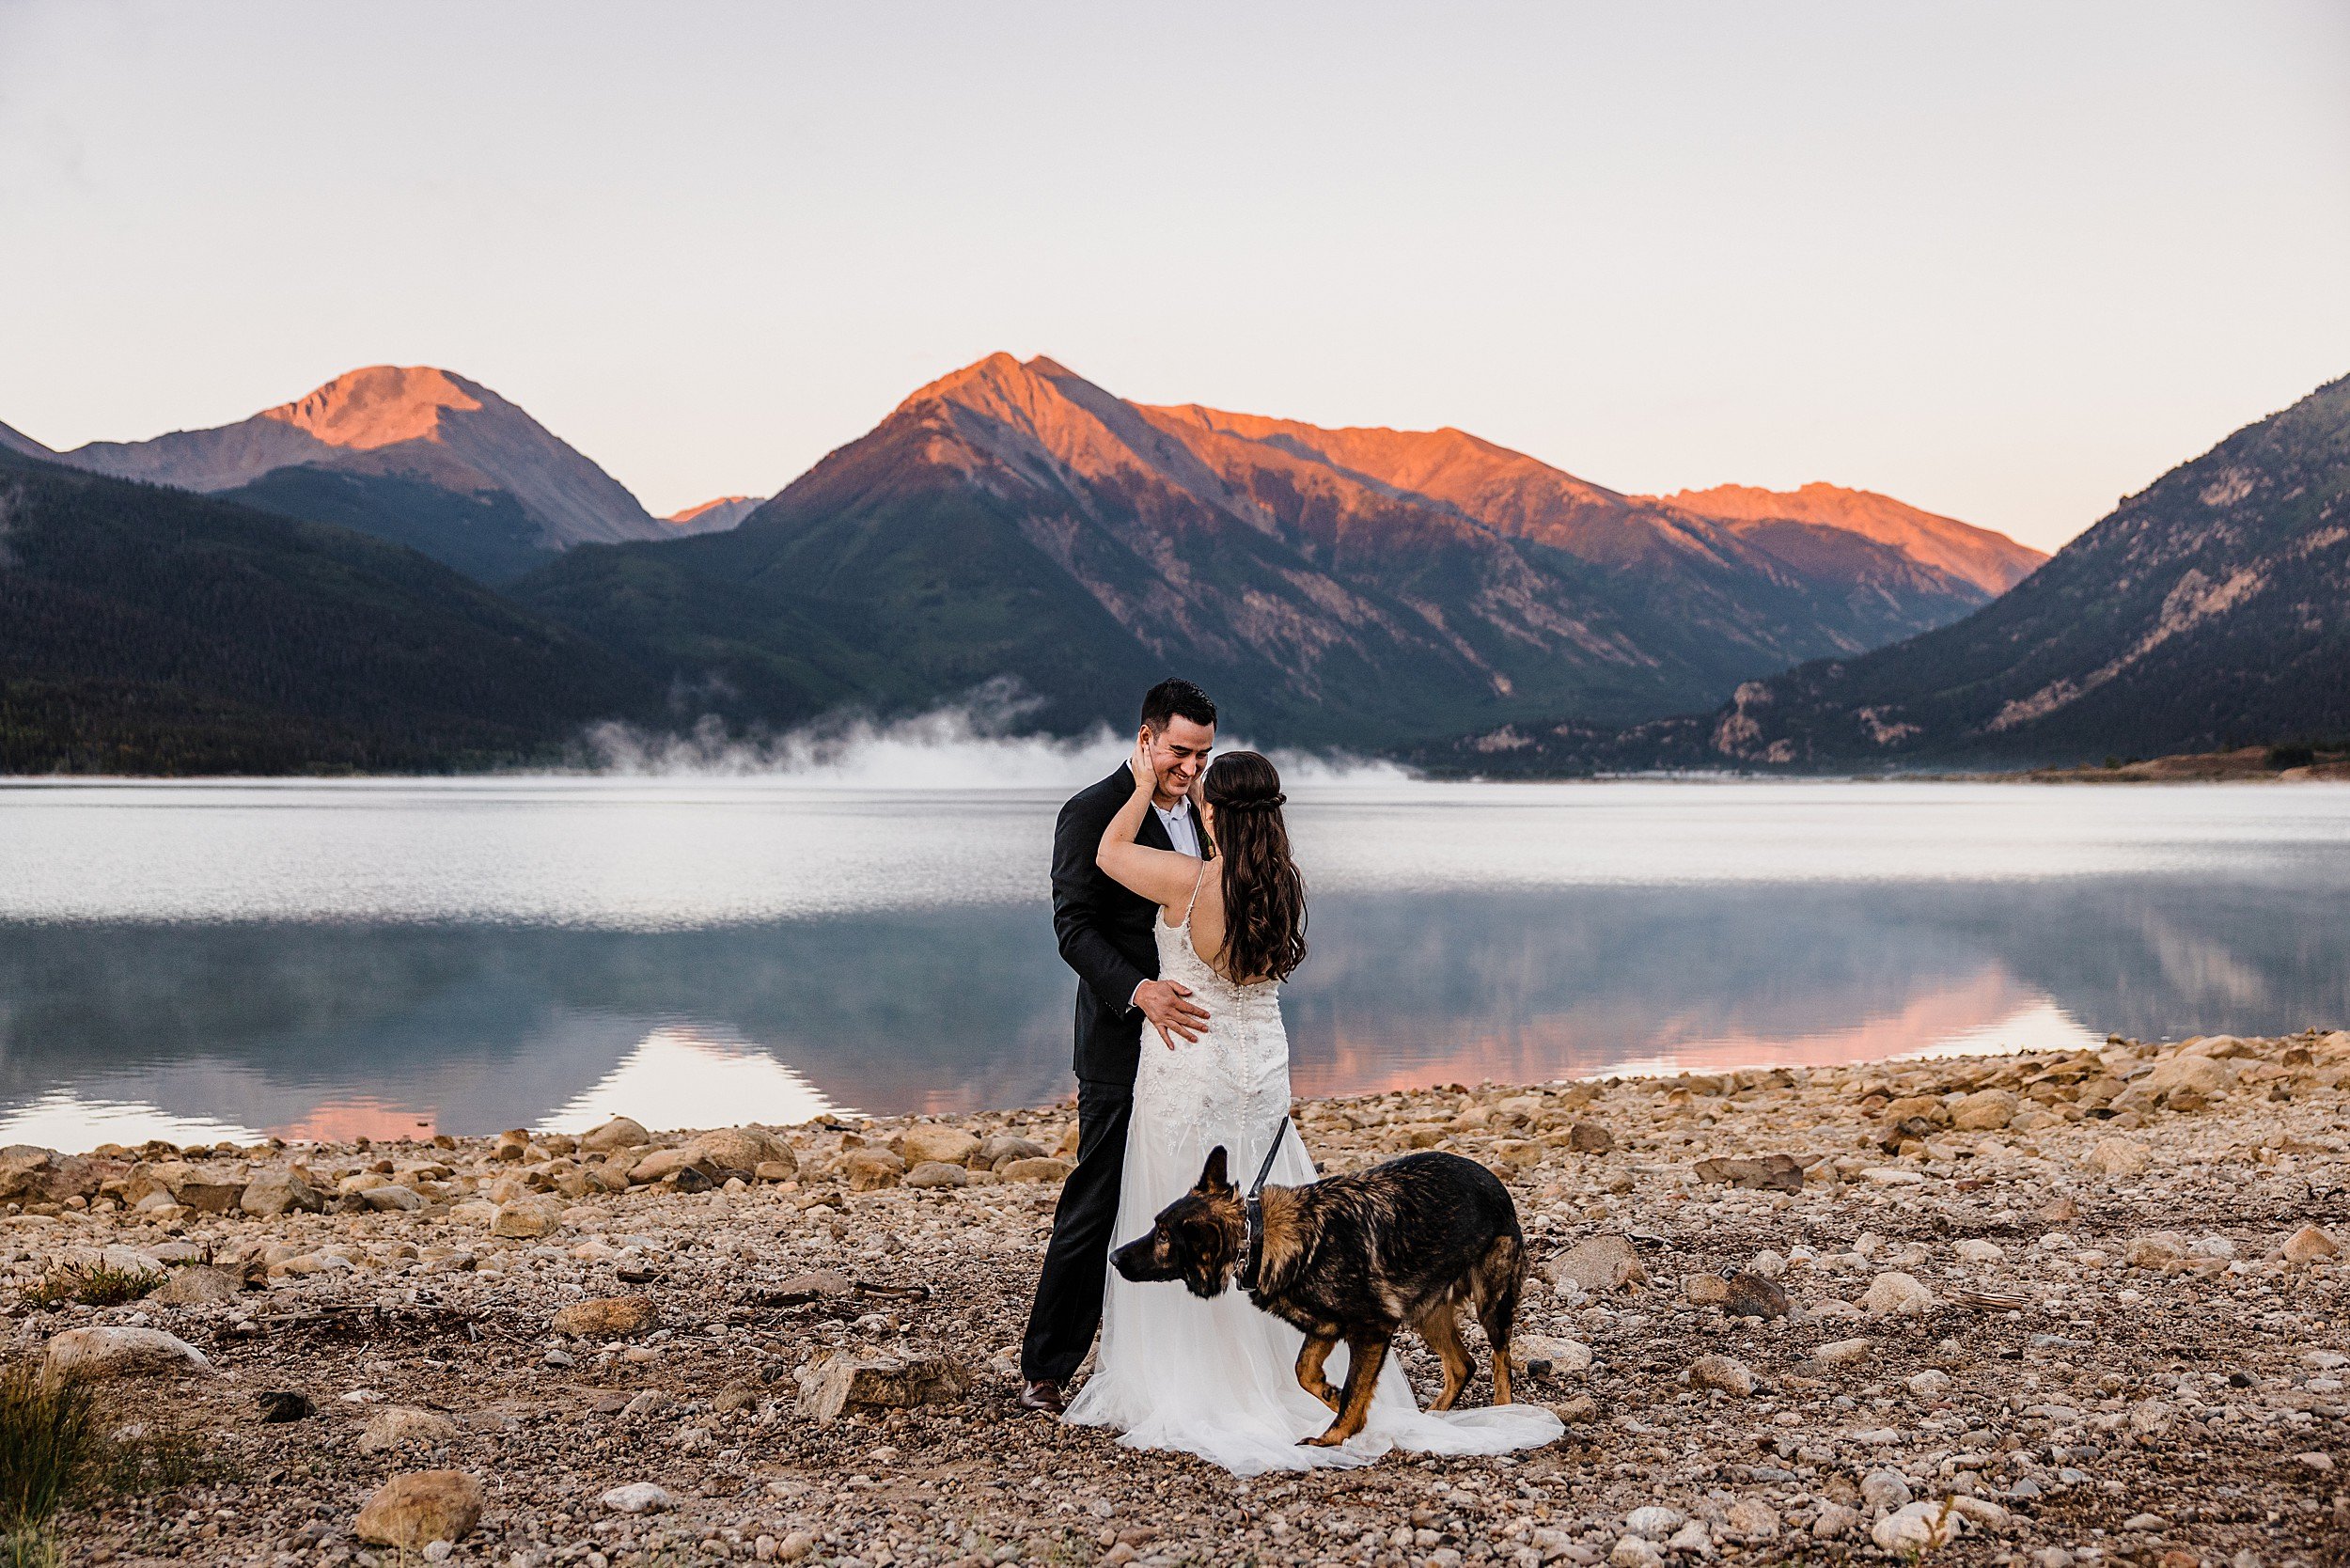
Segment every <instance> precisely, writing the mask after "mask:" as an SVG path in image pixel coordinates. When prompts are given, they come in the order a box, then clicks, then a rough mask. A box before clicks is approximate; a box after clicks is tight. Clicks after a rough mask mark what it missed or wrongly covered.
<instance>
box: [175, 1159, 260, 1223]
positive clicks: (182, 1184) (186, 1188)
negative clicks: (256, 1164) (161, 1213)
mask: <svg viewBox="0 0 2350 1568" xmlns="http://www.w3.org/2000/svg"><path fill="white" fill-rule="evenodd" d="M244 1187H245V1174H244V1172H243V1170H241V1169H238V1168H235V1167H233V1166H225V1165H201V1166H196V1167H195V1168H191V1169H190V1170H189V1171H188V1173H187V1174H186V1175H184V1176H182V1177H180V1179H179V1180H178V1181H177V1182H174V1183H173V1184H171V1196H172V1198H173V1199H174V1200H177V1201H179V1202H180V1203H184V1204H186V1205H187V1206H188V1207H189V1208H191V1209H194V1210H195V1211H196V1213H197V1214H200V1215H225V1214H227V1212H228V1211H229V1210H231V1209H233V1208H235V1207H236V1206H237V1202H238V1200H240V1199H242V1198H243V1197H244Z"/></svg>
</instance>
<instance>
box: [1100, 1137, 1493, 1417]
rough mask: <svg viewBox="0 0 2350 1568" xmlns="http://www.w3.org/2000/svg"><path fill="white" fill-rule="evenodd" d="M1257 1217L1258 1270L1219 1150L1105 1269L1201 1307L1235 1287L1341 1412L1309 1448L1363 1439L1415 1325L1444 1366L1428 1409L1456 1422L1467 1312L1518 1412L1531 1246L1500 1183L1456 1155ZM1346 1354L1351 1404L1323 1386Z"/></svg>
mask: <svg viewBox="0 0 2350 1568" xmlns="http://www.w3.org/2000/svg"><path fill="white" fill-rule="evenodd" d="M1262 1205H1263V1208H1262V1221H1261V1237H1260V1239H1259V1240H1258V1243H1257V1248H1256V1256H1255V1257H1254V1258H1253V1259H1251V1258H1250V1257H1249V1256H1248V1253H1249V1236H1248V1231H1249V1225H1248V1213H1247V1203H1246V1200H1244V1199H1243V1197H1242V1196H1241V1194H1240V1192H1239V1190H1238V1189H1236V1188H1235V1187H1234V1186H1233V1185H1232V1184H1231V1182H1230V1180H1229V1179H1228V1177H1227V1175H1226V1171H1225V1159H1224V1151H1223V1149H1222V1148H1221V1147H1219V1148H1217V1149H1216V1150H1215V1151H1214V1152H1212V1153H1210V1154H1209V1155H1208V1163H1207V1165H1206V1167H1205V1168H1203V1169H1202V1170H1201V1171H1200V1172H1199V1184H1198V1185H1196V1186H1194V1187H1193V1188H1192V1189H1191V1190H1190V1191H1189V1192H1187V1193H1185V1194H1184V1195H1183V1197H1181V1198H1179V1199H1177V1200H1175V1201H1174V1202H1172V1203H1169V1204H1168V1205H1167V1207H1166V1208H1165V1209H1162V1210H1161V1211H1160V1212H1159V1215H1158V1218H1157V1220H1156V1221H1155V1222H1154V1223H1153V1224H1152V1227H1151V1233H1150V1234H1149V1235H1146V1236H1138V1237H1136V1239H1135V1240H1133V1241H1131V1242H1128V1243H1127V1244H1126V1245H1125V1246H1123V1247H1120V1248H1119V1249H1118V1250H1117V1251H1116V1252H1114V1253H1112V1254H1111V1255H1110V1262H1111V1263H1112V1264H1113V1265H1114V1266H1115V1267H1116V1268H1117V1270H1118V1272H1119V1273H1120V1274H1122V1275H1124V1276H1125V1277H1126V1278H1129V1279H1133V1280H1137V1281H1139V1280H1153V1279H1180V1280H1182V1281H1183V1285H1184V1286H1185V1288H1186V1289H1188V1290H1189V1291H1190V1292H1191V1294H1194V1295H1196V1296H1200V1297H1203V1298H1206V1297H1214V1296H1216V1295H1219V1294H1222V1293H1223V1291H1224V1290H1225V1288H1226V1287H1227V1286H1228V1285H1230V1284H1232V1283H1233V1282H1234V1281H1235V1278H1237V1280H1238V1283H1239V1284H1240V1286H1241V1288H1242V1289H1243V1290H1246V1292H1247V1293H1248V1299H1249V1300H1250V1301H1251V1302H1253V1303H1255V1305H1256V1306H1257V1307H1258V1308H1260V1309H1262V1310H1264V1311H1267V1312H1271V1313H1272V1314H1273V1315H1274V1316H1276V1317H1278V1318H1281V1319H1283V1320H1285V1321H1286V1322H1288V1323H1290V1324H1291V1325H1293V1326H1295V1327H1296V1328H1298V1329H1299V1330H1301V1331H1302V1332H1303V1333H1304V1334H1305V1336H1306V1345H1305V1348H1304V1349H1303V1350H1301V1351H1299V1352H1298V1355H1297V1381H1298V1384H1299V1385H1300V1386H1301V1387H1302V1388H1305V1390H1306V1391H1307V1392H1308V1393H1309V1394H1311V1395H1313V1396H1314V1397H1315V1398H1316V1399H1318V1400H1320V1401H1322V1403H1324V1404H1326V1405H1328V1406H1329V1407H1330V1408H1331V1409H1332V1410H1333V1411H1334V1412H1336V1419H1334V1420H1332V1421H1331V1423H1330V1426H1329V1430H1327V1431H1325V1432H1324V1433H1323V1434H1322V1435H1321V1436H1319V1437H1310V1438H1308V1439H1307V1443H1308V1445H1309V1446H1311V1447H1316V1448H1332V1447H1335V1446H1337V1445H1338V1444H1340V1443H1343V1442H1345V1441H1346V1440H1347V1439H1348V1438H1350V1437H1352V1436H1354V1435H1355V1434H1356V1433H1358V1432H1360V1431H1362V1429H1363V1421H1364V1419H1365V1418H1366V1417H1368V1416H1369V1415H1370V1413H1371V1389H1372V1387H1373V1386H1374V1385H1375V1384H1376V1383H1377V1382H1378V1379H1379V1369H1380V1368H1381V1367H1382V1366H1384V1365H1385V1364H1386V1362H1387V1346H1388V1345H1389V1343H1390V1342H1392V1341H1393V1340H1394V1339H1395V1336H1396V1335H1397V1334H1398V1333H1399V1332H1401V1331H1402V1329H1403V1328H1404V1327H1405V1326H1407V1325H1408V1326H1410V1327H1412V1328H1415V1329H1417V1330H1418V1332H1419V1337H1420V1338H1421V1339H1422V1340H1425V1341H1427V1342H1428V1348H1429V1349H1431V1350H1433V1351H1434V1352H1435V1353H1436V1355H1437V1356H1438V1357H1439V1358H1440V1359H1441V1360H1442V1361H1443V1362H1444V1392H1443V1393H1442V1394H1440V1395H1438V1396H1437V1398H1436V1402H1435V1403H1434V1406H1432V1408H1434V1409H1437V1410H1449V1409H1451V1408H1452V1405H1453V1402H1454V1401H1456V1400H1458V1399H1459V1398H1460V1397H1461V1390H1462V1389H1463V1388H1465V1387H1466V1386H1467V1383H1468V1380H1469V1373H1470V1370H1471V1363H1470V1360H1469V1353H1468V1349H1467V1347H1466V1346H1465V1345H1464V1344H1462V1342H1461V1327H1460V1322H1459V1319H1458V1318H1457V1317H1456V1316H1455V1309H1456V1308H1457V1307H1458V1306H1459V1305H1460V1304H1461V1303H1462V1302H1464V1301H1465V1302H1467V1303H1468V1305H1469V1306H1470V1307H1471V1309H1474V1310H1475V1311H1476V1313H1477V1321H1478V1322H1479V1323H1480V1324H1481V1325H1483V1326H1484V1330H1485V1339H1486V1341H1487V1342H1488V1343H1489V1344H1490V1345H1491V1346H1492V1349H1493V1375H1494V1403H1496V1404H1508V1403H1510V1330H1511V1325H1512V1323H1513V1322H1514V1321H1515V1320H1516V1317H1517V1311H1518V1294H1519V1293H1520V1292H1521V1291H1522V1290H1523V1289H1524V1288H1525V1285H1526V1238H1525V1235H1524V1233H1523V1232H1521V1231H1519V1229H1518V1211H1517V1205H1515V1204H1514V1203H1512V1202H1511V1200H1510V1193H1509V1189H1507V1188H1506V1187H1504V1186H1503V1185H1502V1184H1501V1183H1500V1182H1499V1181H1498V1180H1497V1179H1496V1177H1495V1176H1494V1173H1493V1172H1492V1171H1490V1170H1487V1169H1486V1168H1484V1167H1483V1166H1481V1165H1479V1164H1477V1163H1476V1162H1475V1161H1473V1160H1465V1159H1463V1158H1461V1157H1460V1156H1459V1155H1457V1154H1439V1153H1423V1154H1407V1155H1405V1156H1404V1157H1403V1158H1402V1159H1399V1160H1389V1161H1387V1163H1386V1164H1385V1165H1381V1166H1375V1167H1373V1168H1371V1169H1369V1170H1363V1171H1357V1172H1355V1173H1354V1174H1352V1175H1346V1176H1331V1177H1326V1178H1324V1180H1322V1181H1319V1182H1316V1183H1314V1184H1312V1185H1310V1186H1302V1187H1267V1188H1265V1189H1264V1195H1263V1199H1262ZM1252 1262H1253V1263H1254V1265H1255V1268H1254V1275H1253V1278H1251V1274H1250V1267H1249V1265H1250V1264H1251V1263H1252ZM1340 1341H1345V1343H1346V1348H1347V1369H1346V1387H1345V1388H1344V1389H1343V1390H1340V1389H1336V1388H1331V1387H1330V1382H1329V1379H1327V1378H1326V1377H1324V1375H1323V1372H1322V1369H1323V1365H1324V1363H1325V1362H1326V1361H1327V1360H1328V1359H1329V1357H1330V1352H1331V1351H1333V1350H1335V1349H1337V1348H1338V1345H1339V1342H1340Z"/></svg>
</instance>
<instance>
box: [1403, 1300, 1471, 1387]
mask: <svg viewBox="0 0 2350 1568" xmlns="http://www.w3.org/2000/svg"><path fill="white" fill-rule="evenodd" d="M1454 1313H1455V1309H1454V1307H1453V1304H1452V1303H1451V1301H1450V1300H1449V1299H1448V1300H1444V1301H1439V1302H1437V1303H1436V1304H1435V1305H1434V1307H1431V1308H1430V1309H1428V1310H1427V1311H1426V1312H1424V1313H1422V1314H1421V1315H1420V1320H1419V1322H1418V1324H1417V1325H1414V1326H1416V1327H1417V1328H1418V1330H1419V1337H1420V1338H1421V1339H1423V1340H1425V1341H1428V1348H1429V1349H1430V1350H1433V1351H1434V1352H1435V1353H1436V1359H1438V1360H1439V1361H1442V1362H1443V1363H1444V1392H1443V1393H1441V1394H1438V1395H1437V1396H1436V1403H1434V1404H1432V1405H1430V1406H1429V1407H1428V1408H1429V1409H1431V1410H1449V1409H1451V1408H1452V1406H1453V1405H1454V1404H1455V1403H1458V1402H1459V1400H1460V1398H1461V1390H1462V1389H1464V1388H1467V1387H1468V1380H1469V1372H1470V1370H1471V1368H1472V1367H1473V1365H1474V1363H1472V1362H1471V1361H1470V1360H1469V1353H1468V1346H1466V1345H1465V1344H1463V1343H1462V1342H1461V1320H1460V1319H1459V1318H1458V1317H1457V1316H1455V1315H1454Z"/></svg>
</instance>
